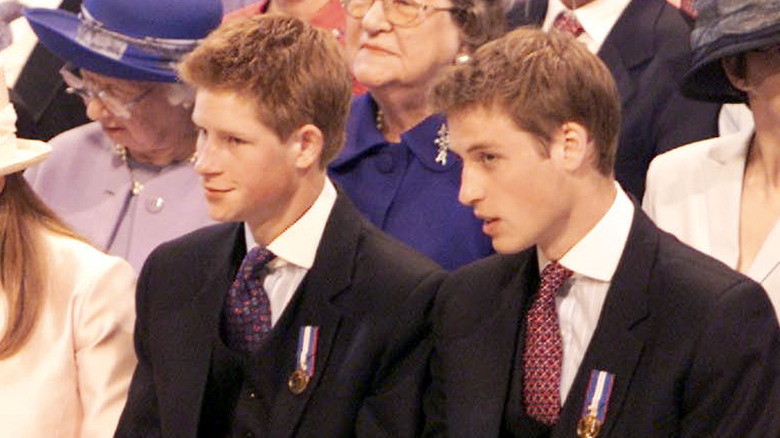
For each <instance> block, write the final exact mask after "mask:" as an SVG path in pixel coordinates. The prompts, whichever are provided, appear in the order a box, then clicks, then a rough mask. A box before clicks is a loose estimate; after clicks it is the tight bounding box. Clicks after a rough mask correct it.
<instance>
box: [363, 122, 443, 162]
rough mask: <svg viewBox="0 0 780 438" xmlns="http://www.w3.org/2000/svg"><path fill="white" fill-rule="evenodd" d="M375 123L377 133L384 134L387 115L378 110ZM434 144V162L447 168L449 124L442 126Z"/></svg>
mask: <svg viewBox="0 0 780 438" xmlns="http://www.w3.org/2000/svg"><path fill="white" fill-rule="evenodd" d="M374 123H376V129H377V131H379V132H381V133H383V134H384V132H385V127H386V126H385V113H384V112H383V111H382V109H381V108H377V110H376V118H375V119H374ZM433 144H434V145H436V158H434V160H433V161H435V162H437V163H439V164H441V165H442V166H446V165H447V151H448V150H449V149H450V131H449V130H448V129H447V123H442V124H441V126H440V127H439V130H438V131H437V132H436V139H435V140H433Z"/></svg>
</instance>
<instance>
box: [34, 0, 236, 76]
mask: <svg viewBox="0 0 780 438" xmlns="http://www.w3.org/2000/svg"><path fill="white" fill-rule="evenodd" d="M24 15H25V17H27V20H28V21H29V22H30V25H31V26H32V29H33V30H34V31H35V33H36V35H38V39H39V40H40V42H41V44H43V45H44V46H45V47H46V48H47V49H49V50H50V51H51V52H52V53H54V54H55V55H56V56H58V57H59V58H61V59H63V60H65V61H66V62H69V63H72V64H74V65H75V66H76V67H80V68H83V69H86V70H89V71H92V72H95V73H98V74H101V75H104V76H111V77H116V78H122V79H135V80H144V81H155V82H175V81H176V79H177V75H176V63H177V62H178V61H179V60H180V59H181V58H182V57H183V56H184V55H185V54H187V53H189V52H190V51H191V50H192V49H194V48H195V47H196V46H197V45H198V43H199V42H200V40H202V39H203V38H205V37H206V35H208V34H209V32H211V31H212V30H213V29H215V28H216V27H217V26H219V24H220V22H221V20H222V2H221V0H84V3H83V4H82V6H81V13H79V14H78V15H76V14H72V13H70V12H66V11H62V10H52V9H40V8H36V9H27V10H26V11H25V12H24Z"/></svg>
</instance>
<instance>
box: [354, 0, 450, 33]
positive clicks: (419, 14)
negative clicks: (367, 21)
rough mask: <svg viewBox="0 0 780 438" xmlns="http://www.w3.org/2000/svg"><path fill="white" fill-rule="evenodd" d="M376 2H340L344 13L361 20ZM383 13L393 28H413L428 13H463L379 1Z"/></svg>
mask: <svg viewBox="0 0 780 438" xmlns="http://www.w3.org/2000/svg"><path fill="white" fill-rule="evenodd" d="M375 1H377V0H341V5H342V6H343V7H344V11H345V12H346V13H347V15H349V16H350V17H352V18H357V19H361V18H363V17H365V16H366V14H367V13H368V10H369V9H371V6H373V5H374V2H375ZM379 1H381V2H382V8H383V10H384V13H385V19H386V20H387V21H388V22H390V23H391V24H393V25H395V26H402V27H403V26H415V25H417V24H419V23H420V22H422V21H423V20H424V19H425V17H426V16H427V14H428V13H429V11H430V12H437V11H447V12H458V13H460V12H463V9H462V8H455V7H450V8H443V7H438V6H431V5H427V4H425V3H419V2H416V1H414V0H379Z"/></svg>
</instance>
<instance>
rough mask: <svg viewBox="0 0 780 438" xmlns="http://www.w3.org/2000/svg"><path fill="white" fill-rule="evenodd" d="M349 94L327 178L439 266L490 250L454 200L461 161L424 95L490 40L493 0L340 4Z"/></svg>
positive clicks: (496, 10)
mask: <svg viewBox="0 0 780 438" xmlns="http://www.w3.org/2000/svg"><path fill="white" fill-rule="evenodd" d="M343 5H344V10H345V11H346V13H347V29H346V53H347V60H348V63H349V65H350V67H351V70H352V73H353V74H354V76H355V79H356V80H357V81H358V82H360V83H362V84H363V85H365V86H366V88H367V89H368V91H369V92H368V93H367V94H365V95H363V96H360V97H357V98H356V99H355V100H354V102H353V105H352V109H351V113H350V119H349V122H348V125H347V142H346V145H345V148H344V150H343V151H342V153H341V155H340V156H339V157H338V158H336V159H335V160H334V161H333V162H332V163H331V165H330V168H329V173H330V176H331V178H332V179H333V180H335V181H336V182H338V183H339V184H340V185H341V187H342V188H343V189H344V191H345V192H346V193H347V194H348V195H349V197H350V198H351V199H352V201H353V202H354V203H355V204H356V205H357V207H358V209H359V210H361V211H362V213H363V214H364V215H365V216H366V217H368V218H369V219H370V220H371V221H372V222H374V223H375V224H376V225H377V226H379V227H380V228H381V229H383V230H384V231H385V232H387V233H389V234H391V235H393V236H395V237H397V238H399V239H400V240H401V241H403V242H405V243H407V244H408V245H410V246H412V247H413V248H415V249H417V250H418V251H420V252H422V253H423V254H425V255H427V256H429V257H431V258H432V259H434V260H435V261H437V262H438V263H439V264H441V265H442V266H443V267H445V268H447V269H454V268H456V267H458V266H460V265H463V264H466V263H468V262H471V261H473V260H476V259H479V258H481V257H484V256H486V255H488V254H490V253H491V252H492V248H491V244H490V239H488V238H487V237H486V236H485V235H484V234H483V233H482V224H481V221H480V220H479V219H478V218H476V217H475V216H474V215H473V213H472V212H471V209H470V208H467V207H465V206H463V205H460V204H459V203H458V189H459V185H460V169H461V167H460V162H459V161H458V160H457V158H456V157H455V156H454V155H453V154H452V153H451V152H449V151H448V150H447V145H448V140H447V126H446V122H445V120H444V118H443V117H442V116H441V115H439V114H435V113H433V111H432V110H431V108H430V107H429V104H428V91H429V89H430V88H431V84H432V82H433V80H434V78H435V77H436V75H437V73H439V71H441V70H442V69H444V68H446V67H447V66H449V65H452V64H453V63H455V62H468V54H469V53H470V52H471V51H472V50H473V49H474V48H476V47H477V46H479V45H481V44H482V43H484V42H486V41H488V40H490V39H493V38H495V37H497V36H499V35H500V34H501V33H502V31H503V27H504V19H503V10H502V7H501V3H500V2H498V1H495V0H424V1H418V0H376V1H374V0H344V1H343Z"/></svg>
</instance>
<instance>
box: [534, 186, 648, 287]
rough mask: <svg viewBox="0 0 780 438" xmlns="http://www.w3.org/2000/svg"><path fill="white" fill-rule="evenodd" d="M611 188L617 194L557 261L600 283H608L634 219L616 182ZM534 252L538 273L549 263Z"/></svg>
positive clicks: (629, 204)
mask: <svg viewBox="0 0 780 438" xmlns="http://www.w3.org/2000/svg"><path fill="white" fill-rule="evenodd" d="M615 187H616V188H617V194H616V195H615V200H614V201H613V202H612V206H611V207H610V208H609V210H607V212H606V213H605V214H604V216H602V218H601V219H600V220H599V221H598V222H597V223H596V225H595V226H594V227H593V228H592V229H591V230H590V231H589V232H588V233H587V234H586V235H585V237H583V238H582V239H580V241H579V242H577V244H575V245H574V246H573V247H572V248H571V249H570V250H569V251H568V252H567V253H566V254H565V255H564V256H563V257H561V259H560V260H559V263H560V264H561V265H562V266H563V267H565V268H567V269H570V270H571V271H573V272H574V273H575V274H579V275H582V276H585V277H589V278H593V279H596V280H599V281H604V282H610V281H612V277H613V276H614V275H615V271H616V270H617V266H618V263H619V262H620V258H621V256H622V255H623V249H624V248H625V246H626V242H627V241H628V233H629V231H631V224H632V223H633V220H634V204H633V203H632V202H631V200H630V199H629V198H628V195H626V193H625V192H624V191H623V189H622V188H621V187H620V185H619V184H618V183H617V182H615ZM536 253H537V257H538V259H539V272H541V271H542V269H544V267H545V266H547V264H548V263H549V262H550V260H549V259H547V258H546V257H545V256H544V254H542V252H541V251H537V252H536Z"/></svg>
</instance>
